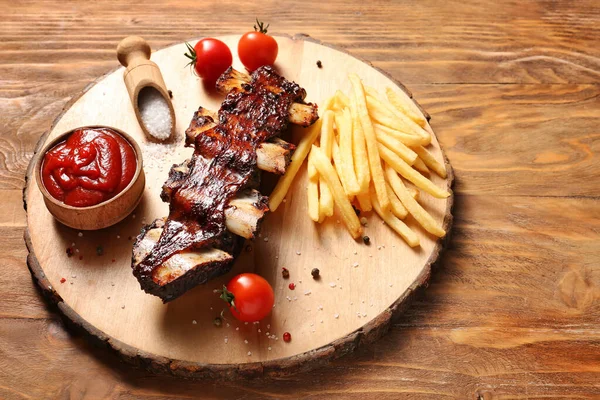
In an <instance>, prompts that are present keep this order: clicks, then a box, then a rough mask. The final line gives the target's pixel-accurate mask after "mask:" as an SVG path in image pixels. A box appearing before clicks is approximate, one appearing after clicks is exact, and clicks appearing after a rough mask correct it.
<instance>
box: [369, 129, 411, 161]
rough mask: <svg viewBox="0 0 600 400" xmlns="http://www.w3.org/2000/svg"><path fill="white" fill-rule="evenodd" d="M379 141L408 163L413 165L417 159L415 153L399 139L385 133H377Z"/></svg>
mask: <svg viewBox="0 0 600 400" xmlns="http://www.w3.org/2000/svg"><path fill="white" fill-rule="evenodd" d="M377 140H379V143H381V144H382V145H384V146H385V147H387V148H388V149H390V150H392V151H393V152H394V153H396V155H397V156H398V157H400V158H401V159H403V160H404V161H406V163H407V164H408V165H413V164H414V163H415V160H416V159H417V153H415V152H414V151H413V150H411V149H409V148H408V147H406V146H405V145H404V144H403V143H402V142H401V141H399V140H396V139H394V138H393V137H391V136H388V135H386V134H383V135H378V136H377Z"/></svg>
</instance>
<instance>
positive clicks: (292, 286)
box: [288, 282, 296, 290]
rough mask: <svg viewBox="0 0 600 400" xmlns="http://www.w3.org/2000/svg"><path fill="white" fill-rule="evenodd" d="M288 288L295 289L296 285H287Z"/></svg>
mask: <svg viewBox="0 0 600 400" xmlns="http://www.w3.org/2000/svg"><path fill="white" fill-rule="evenodd" d="M288 287H289V288H290V290H294V289H296V285H295V284H294V283H293V282H292V283H290V284H289V285H288Z"/></svg>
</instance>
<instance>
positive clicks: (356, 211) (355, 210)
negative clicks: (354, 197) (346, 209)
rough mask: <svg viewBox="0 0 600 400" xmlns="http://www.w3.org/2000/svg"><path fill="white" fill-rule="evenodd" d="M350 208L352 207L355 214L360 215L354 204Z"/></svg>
mask: <svg viewBox="0 0 600 400" xmlns="http://www.w3.org/2000/svg"><path fill="white" fill-rule="evenodd" d="M352 208H353V209H354V212H355V213H356V215H360V210H359V209H358V208H356V207H354V206H352Z"/></svg>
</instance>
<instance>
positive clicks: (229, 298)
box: [219, 285, 238, 311]
mask: <svg viewBox="0 0 600 400" xmlns="http://www.w3.org/2000/svg"><path fill="white" fill-rule="evenodd" d="M219 298H220V299H222V300H223V301H224V302H225V303H227V304H229V305H230V306H231V307H233V309H234V310H235V311H237V310H238V309H237V308H236V306H235V296H234V295H233V293H231V292H230V291H229V290H227V287H226V286H225V285H223V290H221V296H219Z"/></svg>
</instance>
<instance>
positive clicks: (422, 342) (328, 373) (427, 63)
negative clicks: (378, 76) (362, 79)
mask: <svg viewBox="0 0 600 400" xmlns="http://www.w3.org/2000/svg"><path fill="white" fill-rule="evenodd" d="M0 10H1V11H0V15H1V16H2V18H0V111H1V114H0V122H1V124H0V126H1V127H2V131H1V135H0V195H1V196H2V200H3V201H2V207H0V229H1V230H2V231H1V232H2V239H3V240H1V241H0V250H1V251H2V254H3V255H4V257H3V262H2V263H0V271H1V273H0V284H1V285H2V286H1V287H2V290H0V296H1V299H2V301H1V302H0V397H1V398H8V399H22V398H32V399H38V398H61V399H62V398H65V399H81V398H88V399H96V398H123V399H133V398H148V397H150V398H154V399H173V398H195V397H205V398H211V399H221V398H222V399H230V398H239V399H242V398H243V399H259V398H274V399H275V398H276V399H279V398H288V399H296V398H310V399H321V398H322V399H325V398H327V399H330V398H344V399H346V398H350V399H352V398H357V399H358V398H361V399H364V398H369V399H371V398H373V399H401V398H406V399H439V398H457V399H516V398H519V399H525V398H531V399H542V398H560V399H579V398H583V399H592V398H599V397H600V383H599V382H600V327H599V326H598V321H599V320H600V254H599V253H600V252H599V245H598V243H599V242H600V240H599V239H600V183H599V181H598V176H599V175H600V158H599V157H598V155H597V153H598V151H600V140H598V139H599V137H600V130H599V128H598V127H599V126H600V111H599V110H600V85H599V84H600V47H599V46H598V38H599V37H600V5H599V4H598V3H597V2H596V1H593V0H588V1H586V0H582V1H563V2H558V1H534V0H526V1H519V2H497V1H466V0H461V1H444V2H439V1H421V2H409V1H398V2H387V1H385V2H384V1H373V2H354V1H343V2H342V1H333V2H314V3H311V2H307V1H303V2H288V3H283V2H276V1H265V2H261V3H257V4H243V2H230V1H220V2H208V1H207V2H198V1H180V2H176V3H175V2H169V3H163V2H156V3H153V2H145V3H144V5H143V7H142V6H141V4H137V3H136V4H128V3H121V2H116V1H115V2H65V1H63V2H57V1H49V2H9V1H6V0H3V1H2V2H1V3H0ZM255 16H258V17H260V18H263V19H265V20H268V21H269V22H270V23H271V25H272V28H271V29H272V31H273V33H287V34H294V33H297V32H304V33H307V34H310V35H312V36H314V37H317V38H319V39H321V40H323V41H327V42H330V43H333V44H335V45H338V46H341V47H344V48H346V49H348V50H349V51H351V52H353V53H355V54H357V55H358V56H361V57H364V58H366V59H369V60H371V61H373V63H374V64H375V66H377V67H381V68H384V69H385V70H387V71H389V72H390V73H391V74H392V75H393V76H394V77H395V78H396V79H398V80H400V81H402V82H403V83H405V84H406V85H407V86H408V87H409V89H410V90H411V91H412V92H413V94H414V95H415V97H416V98H417V100H419V102H420V103H422V104H423V105H424V107H425V108H426V109H427V110H428V111H429V113H430V114H431V115H432V121H431V122H432V126H433V129H434V130H435V131H436V133H437V135H438V137H439V139H440V141H441V143H442V145H443V146H444V148H445V150H446V152H447V155H448V157H449V158H450V160H451V162H452V164H453V166H454V169H455V173H456V178H457V180H456V185H455V192H456V193H457V197H456V201H455V203H456V204H455V223H454V224H455V225H454V226H455V228H454V233H453V238H452V241H451V242H450V245H449V249H448V251H447V252H446V254H445V257H444V259H443V262H442V263H441V265H440V266H439V268H438V269H437V270H436V271H434V273H433V276H432V280H431V283H430V286H429V288H428V289H427V290H425V291H423V292H422V293H421V294H420V295H419V297H418V298H417V300H416V301H414V302H413V303H412V305H411V306H410V307H409V308H408V309H407V310H406V312H405V313H404V315H403V316H402V318H401V319H399V320H398V321H396V322H395V324H394V325H393V326H392V328H391V330H390V332H389V333H388V334H387V335H386V336H385V337H384V338H383V339H381V340H380V341H378V342H377V343H375V344H373V345H369V346H367V347H365V348H363V349H362V350H360V351H359V352H358V353H356V354H354V355H352V356H349V357H345V358H342V359H340V360H338V361H336V362H334V363H332V364H331V365H329V366H326V367H324V368H322V369H319V370H317V371H313V372H311V373H308V374H300V375H296V376H293V377H291V378H285V379H278V380H271V381H251V382H245V383H235V382H234V383H215V382H212V381H201V382H193V381H183V380H180V379H176V378H157V377H155V376H153V375H151V374H148V373H146V372H144V371H143V370H139V369H135V368H131V367H130V366H129V365H125V364H122V363H120V362H119V361H117V358H116V357H115V356H114V355H113V354H109V353H107V352H106V351H100V350H98V349H97V348H95V347H94V346H92V345H90V344H89V343H88V342H87V341H85V340H84V339H83V338H82V337H81V336H79V335H78V334H73V333H72V332H71V331H69V330H67V329H65V327H64V325H63V323H62V322H61V320H60V318H59V317H58V314H57V313H56V310H53V309H52V308H48V307H47V305H46V303H45V302H44V300H43V299H42V296H41V295H40V294H39V293H38V290H37V289H36V287H35V286H34V284H33V283H32V280H31V276H30V274H29V271H28V270H27V268H26V265H25V257H26V254H27V251H26V249H25V247H24V245H23V240H22V234H23V229H24V227H25V212H24V211H23V210H22V197H21V189H22V187H23V185H24V173H25V168H26V166H27V164H28V163H29V161H30V159H31V157H32V154H33V149H34V146H35V143H36V142H37V140H38V139H39V137H40V136H41V135H42V134H43V133H44V132H45V131H46V130H47V129H48V128H49V127H50V126H51V124H52V120H53V119H54V117H55V116H56V115H57V114H58V113H59V112H60V110H61V109H62V107H63V106H64V105H65V104H66V103H67V102H68V100H69V98H70V97H71V96H73V95H74V94H76V93H77V92H79V91H80V90H82V89H83V88H84V87H85V86H86V85H88V84H89V83H90V82H92V81H93V80H94V79H96V78H97V77H98V76H100V75H102V74H104V73H106V72H108V71H110V70H111V69H113V68H114V67H116V66H117V61H116V59H115V56H114V50H115V48H116V45H117V43H118V41H119V40H120V39H122V38H123V37H124V36H126V35H130V34H138V35H141V36H143V37H145V38H146V39H147V40H148V41H149V43H150V45H151V46H152V47H155V48H158V47H163V46H165V45H167V44H169V43H173V42H177V41H181V40H184V39H187V38H193V37H198V36H202V35H218V34H228V33H239V32H240V31H243V30H245V29H247V28H249V27H250V26H251V25H252V21H253V19H254V18H255Z"/></svg>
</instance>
